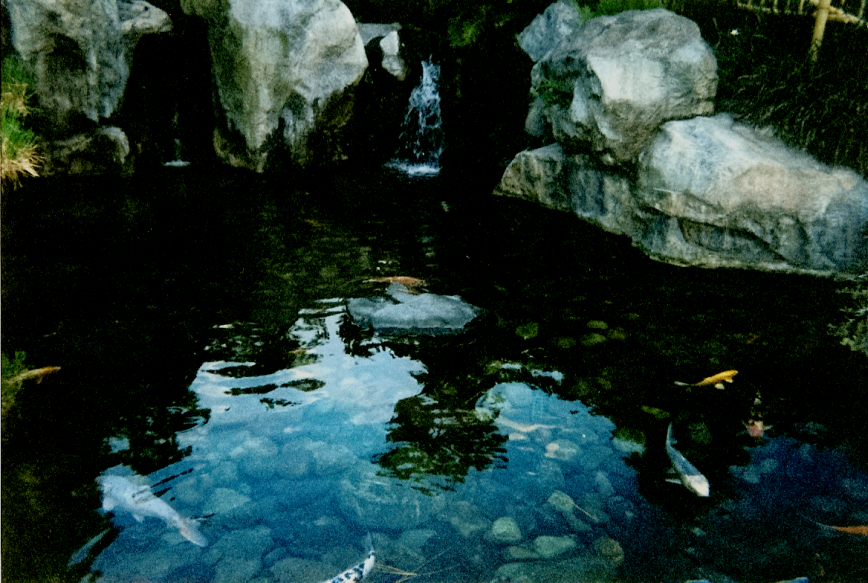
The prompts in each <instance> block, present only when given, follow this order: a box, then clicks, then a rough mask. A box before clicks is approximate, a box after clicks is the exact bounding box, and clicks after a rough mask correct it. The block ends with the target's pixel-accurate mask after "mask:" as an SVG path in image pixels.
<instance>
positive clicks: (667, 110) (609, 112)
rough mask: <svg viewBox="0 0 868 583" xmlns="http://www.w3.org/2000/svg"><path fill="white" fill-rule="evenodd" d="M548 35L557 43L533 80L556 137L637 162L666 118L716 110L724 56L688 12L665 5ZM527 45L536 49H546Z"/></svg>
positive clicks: (606, 157) (606, 158)
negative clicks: (682, 13) (686, 15)
mask: <svg viewBox="0 0 868 583" xmlns="http://www.w3.org/2000/svg"><path fill="white" fill-rule="evenodd" d="M561 10H562V9H561ZM533 26H534V25H533V24H531V26H530V27H528V29H529V30H530V29H532V28H533ZM529 30H528V31H526V32H529ZM522 34H525V33H522ZM549 38H551V39H553V40H552V42H556V43H557V44H556V45H555V46H552V47H551V49H550V50H549V51H547V52H545V53H544V56H543V57H541V59H540V60H539V62H537V64H536V65H534V68H533V70H532V73H531V83H532V85H533V89H534V92H535V93H536V94H537V95H539V96H541V98H542V99H543V100H544V102H545V105H546V111H545V115H546V117H547V119H548V121H549V123H550V124H551V128H552V131H553V133H554V136H555V139H557V141H558V142H560V143H561V144H563V145H565V146H567V147H569V148H570V149H588V148H590V149H591V150H593V151H595V152H597V153H598V154H599V156H600V159H601V160H602V161H603V162H605V163H607V164H620V163H624V162H633V161H635V159H636V157H637V156H638V154H639V152H641V151H642V149H643V148H644V147H645V146H646V145H647V144H648V142H649V141H650V140H651V138H653V137H654V135H655V133H656V131H657V129H658V128H659V127H660V125H662V124H663V123H665V122H666V121H669V120H673V119H683V118H689V117H693V116H696V115H708V114H711V113H712V111H713V109H714V96H715V94H716V92H717V61H716V60H715V58H714V54H713V53H712V51H711V48H710V47H709V46H708V44H707V43H706V42H705V41H704V40H703V39H702V37H701V36H700V33H699V27H698V26H697V25H696V24H695V23H694V22H693V21H691V20H689V19H687V18H684V17H681V16H678V15H676V14H674V13H672V12H669V11H668V10H664V9H662V8H661V9H656V10H644V11H629V12H622V13H620V14H618V15H616V16H601V17H598V18H593V19H591V20H589V21H587V22H586V23H585V24H584V25H583V26H581V27H580V28H578V29H577V30H576V31H575V32H574V33H572V34H569V35H568V36H566V37H562V36H561V35H559V34H552V35H549ZM525 44H527V45H528V46H529V47H532V52H533V54H532V55H531V56H538V55H539V54H541V53H543V51H545V47H537V46H536V45H535V44H533V43H530V42H526V43H525ZM537 108H539V104H538V103H537ZM535 114H536V115H538V114H539V112H538V111H537V112H535ZM529 125H530V124H529Z"/></svg>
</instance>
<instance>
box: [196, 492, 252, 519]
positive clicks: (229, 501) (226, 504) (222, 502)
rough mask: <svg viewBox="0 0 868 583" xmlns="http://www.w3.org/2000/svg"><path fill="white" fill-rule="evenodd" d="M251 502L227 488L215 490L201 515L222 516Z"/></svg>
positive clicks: (247, 497)
mask: <svg viewBox="0 0 868 583" xmlns="http://www.w3.org/2000/svg"><path fill="white" fill-rule="evenodd" d="M250 502H251V500H250V497H249V496H245V495H244V494H241V493H240V492H236V491H235V490H231V489H229V488H216V489H215V490H214V493H213V494H211V497H210V498H208V500H207V501H206V502H205V504H204V506H203V508H202V513H203V514H223V513H225V512H228V511H230V510H233V509H235V508H239V507H241V506H244V505H245V504H249V503H250Z"/></svg>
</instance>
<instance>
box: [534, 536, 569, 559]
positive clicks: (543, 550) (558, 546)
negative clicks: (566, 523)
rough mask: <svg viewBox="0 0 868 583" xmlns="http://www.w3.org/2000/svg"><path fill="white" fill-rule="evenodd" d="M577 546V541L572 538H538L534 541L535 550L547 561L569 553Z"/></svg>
mask: <svg viewBox="0 0 868 583" xmlns="http://www.w3.org/2000/svg"><path fill="white" fill-rule="evenodd" d="M577 546H578V545H577V543H576V540H575V539H574V538H572V537H570V536H538V537H536V538H535V539H534V541H533V548H534V550H535V551H536V552H537V553H539V554H540V556H542V557H543V558H546V559H551V558H552V557H557V556H558V555H563V554H564V553H568V552H570V551H572V550H573V549H575V548H576V547H577Z"/></svg>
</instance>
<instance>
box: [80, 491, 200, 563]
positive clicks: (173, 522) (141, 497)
mask: <svg viewBox="0 0 868 583" xmlns="http://www.w3.org/2000/svg"><path fill="white" fill-rule="evenodd" d="M96 481H97V482H98V483H99V486H100V488H101V489H102V495H103V499H102V507H103V510H106V511H110V510H114V509H116V508H121V509H123V510H126V511H127V512H129V513H130V514H132V515H133V518H135V519H136V520H138V521H139V522H141V521H142V520H144V519H145V518H147V517H148V516H152V517H154V518H160V519H162V520H164V521H165V522H166V524H167V525H168V526H173V527H175V528H177V529H178V532H180V533H181V536H183V537H184V538H185V539H187V540H188V541H190V542H191V543H193V544H194V545H198V546H200V547H205V546H208V539H207V538H205V536H204V535H203V534H202V533H201V532H199V527H198V525H197V524H196V522H195V521H193V520H189V519H187V518H183V517H182V516H181V515H180V514H178V513H177V512H176V511H175V509H174V508H172V507H171V506H169V505H168V504H166V503H165V502H163V501H162V500H160V499H159V498H157V497H156V496H154V495H153V494H152V493H151V489H150V488H149V487H148V486H137V485H136V484H134V483H132V482H131V481H129V480H128V479H126V478H123V477H121V476H101V477H99V478H97V479H96Z"/></svg>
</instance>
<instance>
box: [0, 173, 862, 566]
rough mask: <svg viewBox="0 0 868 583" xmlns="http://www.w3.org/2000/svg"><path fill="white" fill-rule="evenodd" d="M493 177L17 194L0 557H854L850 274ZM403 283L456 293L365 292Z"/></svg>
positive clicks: (572, 560)
mask: <svg viewBox="0 0 868 583" xmlns="http://www.w3.org/2000/svg"><path fill="white" fill-rule="evenodd" d="M488 178H491V180H488ZM496 178H497V177H496V176H492V177H486V178H480V179H478V180H477V181H476V183H473V182H468V179H467V178H466V177H464V176H459V175H453V176H450V175H449V174H448V173H444V174H443V175H441V176H439V177H433V178H432V177H428V178H425V179H420V180H409V179H407V178H405V177H403V176H401V175H399V174H396V173H393V172H390V171H387V170H373V171H372V170H370V169H366V170H364V171H352V170H346V171H342V172H336V173H332V174H330V175H327V176H316V177H310V178H308V179H306V180H305V181H302V182H300V181H299V179H297V178H295V177H290V176H269V177H261V176H252V175H250V174H246V173H242V172H234V171H231V170H227V169H202V168H196V167H195V166H190V167H187V168H165V169H161V170H160V171H159V172H157V173H156V174H154V175H152V176H149V177H147V178H144V177H141V176H137V177H134V178H129V179H118V178H92V179H80V180H70V179H64V180H52V179H46V180H40V181H38V182H32V183H29V184H28V185H27V186H25V187H24V188H22V189H21V190H18V191H14V192H10V193H4V200H3V216H2V220H3V221H2V231H3V239H2V248H3V286H2V287H3V306H2V308H3V353H4V354H5V355H7V356H8V357H10V358H12V355H13V354H15V353H16V352H19V351H20V352H25V353H26V360H25V364H26V365H27V366H28V367H29V368H31V369H33V368H37V367H47V366H59V367H61V369H60V370H59V371H56V372H53V373H52V374H50V375H47V376H46V377H45V379H44V380H43V382H41V383H39V384H36V383H35V382H34V381H25V384H24V385H23V388H22V389H21V390H20V391H19V392H18V393H17V395H16V397H15V403H14V405H13V406H12V407H11V408H10V409H9V410H8V411H5V412H4V419H3V459H2V464H3V466H2V472H3V474H2V475H3V479H2V490H3V498H2V512H3V517H2V518H3V520H2V527H3V537H2V538H3V561H2V563H3V576H4V581H5V580H8V581H75V582H78V581H105V582H140V583H142V582H154V583H156V582H177V583H181V582H185V583H191V582H200V581H201V582H204V581H209V582H219V583H229V582H257V583H278V582H281V583H288V582H292V583H317V582H320V581H330V580H331V579H332V578H333V577H336V576H337V575H339V574H340V573H342V572H344V571H345V570H346V569H348V568H350V567H353V566H354V565H358V564H360V563H362V562H364V561H366V558H367V557H368V553H369V550H370V549H369V546H368V545H369V543H368V542H367V541H368V540H370V544H371V545H372V546H373V549H374V553H375V557H376V559H375V561H376V562H375V565H374V567H373V569H372V570H371V571H370V572H369V573H368V574H367V577H366V578H365V580H366V581H371V582H372V583H399V582H406V581H409V582H412V583H429V582H430V583H440V582H442V583H448V582H455V583H462V582H464V583H489V582H491V581H502V582H507V581H511V582H519V581H529V582H532V583H561V582H563V583H604V582H623V583H651V582H679V583H681V582H686V581H707V582H712V583H723V582H728V583H742V582H763V583H765V582H768V583H771V582H776V581H782V580H794V579H795V580H800V581H807V580H810V581H812V582H814V581H816V582H830V583H831V582H835V583H854V582H857V581H868V564H866V562H865V557H866V556H868V537H866V536H864V525H868V442H866V439H865V436H866V435H868V421H866V419H868V405H866V402H868V401H866V396H868V395H866V393H868V391H866V389H868V383H866V382H865V378H866V376H868V374H866V373H868V358H866V357H865V356H864V355H863V354H859V353H857V352H851V351H850V350H849V349H848V348H847V347H845V346H842V345H841V344H840V339H839V338H838V337H836V336H835V335H833V334H832V333H831V330H830V326H835V325H839V324H840V323H842V322H843V321H844V319H845V314H844V312H842V309H844V308H847V307H848V306H849V303H848V302H849V301H850V296H848V295H847V294H845V293H841V291H842V290H843V289H845V288H846V287H847V285H845V284H843V283H836V282H833V281H827V280H819V279H816V278H811V277H803V276H793V275H771V274H763V273H752V272H747V271H737V270H699V269H693V268H679V267H674V266H669V265H664V264H660V263H656V262H653V261H651V260H649V259H647V258H646V257H645V256H643V255H642V254H641V253H640V252H639V251H637V250H635V249H634V248H632V247H631V245H630V242H629V241H628V240H626V239H625V238H623V237H616V236H612V235H608V234H606V233H604V232H602V231H600V230H599V229H597V228H595V227H592V226H589V225H586V224H584V223H582V222H581V221H579V220H578V219H576V218H575V217H573V216H569V215H567V214H562V213H557V212H553V211H548V210H544V209H541V208H539V207H536V206H533V205H529V204H525V203H522V202H518V201H511V200H502V199H495V198H493V197H490V196H488V193H489V192H490V191H491V188H492V187H493V184H494V181H495V180H496ZM487 180H488V181H487ZM399 297H400V298H403V300H401V301H406V302H407V305H409V303H410V302H414V301H419V302H421V301H423V300H424V301H428V302H429V304H433V305H435V306H440V305H446V304H439V303H437V302H441V301H443V302H447V304H448V305H449V306H452V307H453V308H455V309H456V310H458V309H459V308H460V309H463V310H464V312H462V313H465V314H470V317H469V319H470V321H469V322H467V323H465V322H462V323H461V325H455V326H451V327H450V326H447V327H446V328H443V327H440V326H439V324H438V325H433V326H427V325H421V324H419V325H416V326H410V327H404V328H402V327H400V326H397V328H396V327H395V326H392V327H389V326H383V325H382V324H380V325H378V324H377V323H376V322H375V321H374V320H373V319H371V320H370V321H368V320H366V319H365V318H363V317H359V315H358V309H356V310H355V311H353V307H354V306H355V307H356V308H358V307H359V306H362V307H365V306H367V307H368V308H371V306H374V307H376V306H394V305H398V304H396V303H394V300H391V299H389V298H399ZM418 298H423V299H422V300H419V299H418ZM444 298H445V299H444ZM390 302H391V303H390ZM414 305H415V304H414ZM372 309H373V308H372ZM425 321H426V322H431V321H433V322H435V324H437V323H438V322H439V323H440V324H442V321H440V320H438V319H437V316H436V315H435V316H431V317H430V318H429V319H428V320H425ZM725 371H737V374H735V373H732V372H730V373H728V374H724V375H723V376H722V377H721V378H719V379H717V380H712V381H710V382H708V383H706V384H702V383H701V381H702V380H703V379H706V378H709V377H713V376H714V375H717V374H718V373H721V372H725ZM718 381H719V382H718ZM726 381H732V382H726ZM677 383H683V384H677ZM716 385H718V386H716ZM719 387H720V388H719ZM670 425H671V427H672V437H673V438H674V441H673V443H672V445H673V448H674V450H675V451H676V452H678V453H679V454H680V455H682V456H683V458H684V459H686V460H689V463H690V464H691V465H692V466H695V469H696V470H697V471H698V472H701V474H702V476H704V477H705V479H707V482H708V484H709V486H710V495H709V496H707V497H703V496H697V495H696V494H695V493H694V492H692V491H691V490H689V489H688V488H686V487H685V486H684V485H683V484H682V483H681V482H679V480H678V478H679V476H678V475H677V474H675V475H673V474H672V473H670V471H671V470H672V468H673V463H672V459H671V457H670V456H671V455H672V454H670V453H668V452H667V447H666V446H667V430H668V429H669V427H670ZM672 478H675V480H676V482H677V483H672V482H670V481H668V480H670V479H672ZM139 519H141V520H139ZM833 526H837V527H845V526H863V529H862V531H863V532H862V533H861V534H860V533H859V530H858V529H855V530H854V532H846V531H842V530H836V529H833V528H832V527H833ZM369 534H370V538H369V539H368V535H369ZM361 573H362V569H361V567H360V570H359V572H358V573H357V575H358V574H361ZM353 576H355V575H353ZM350 580H354V579H352V578H350Z"/></svg>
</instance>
